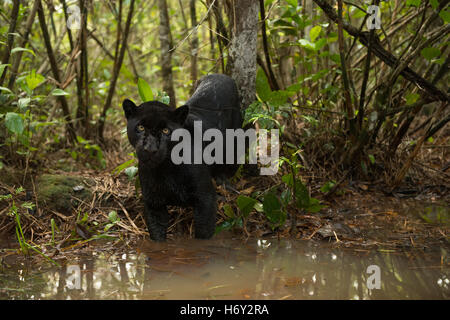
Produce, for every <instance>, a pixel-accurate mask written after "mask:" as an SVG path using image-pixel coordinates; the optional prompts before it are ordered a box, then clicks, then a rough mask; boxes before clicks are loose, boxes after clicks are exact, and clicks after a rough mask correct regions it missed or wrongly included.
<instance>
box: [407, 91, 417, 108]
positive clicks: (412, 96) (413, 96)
mask: <svg viewBox="0 0 450 320" xmlns="http://www.w3.org/2000/svg"><path fill="white" fill-rule="evenodd" d="M419 98H420V94H418V93H410V94H408V95H407V96H406V105H407V106H410V105H412V104H414V103H416V101H417V100H418V99H419Z"/></svg>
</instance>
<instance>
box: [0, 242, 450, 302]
mask: <svg viewBox="0 0 450 320" xmlns="http://www.w3.org/2000/svg"><path fill="white" fill-rule="evenodd" d="M440 250H441V251H440V252H439V251H437V252H435V253H433V254H424V253H420V254H419V253H417V252H415V253H413V252H403V253H395V252H375V253H374V252H369V251H349V250H344V249H338V248H323V247H321V246H318V245H317V244H316V243H314V242H311V241H309V242H291V241H281V242H278V241H273V240H257V241H250V242H248V243H246V244H243V243H241V242H238V241H230V240H229V239H227V240H220V239H216V240H211V241H196V240H184V241H179V242H172V243H166V244H155V243H150V242H145V243H144V244H143V245H142V246H140V248H139V249H138V250H136V251H131V252H130V253H127V254H121V255H114V254H113V255H109V254H107V253H97V252H92V253H91V254H90V255H85V256H82V257H80V258H79V259H78V260H76V261H70V262H68V263H67V265H66V266H65V267H63V268H60V269H47V270H38V271H37V270H36V269H35V268H27V267H26V266H23V267H21V268H19V269H18V268H17V267H14V268H12V267H11V268H10V267H8V266H6V267H5V266H4V267H3V270H2V273H1V274H0V298H1V299H420V298H422V299H448V298H449V297H450V290H449V286H450V283H449V282H450V280H449V279H450V277H449V268H448V260H447V252H446V251H445V250H444V249H440ZM371 265H374V266H378V268H379V271H380V274H379V275H377V274H374V273H368V272H367V268H368V267H369V266H371ZM377 276H379V279H378V280H379V285H380V288H379V289H370V287H371V285H373V284H374V283H375V284H376V281H374V280H377V279H376V277H377Z"/></svg>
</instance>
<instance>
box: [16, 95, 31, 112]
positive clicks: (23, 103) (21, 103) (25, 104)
mask: <svg viewBox="0 0 450 320" xmlns="http://www.w3.org/2000/svg"><path fill="white" fill-rule="evenodd" d="M30 102H31V98H21V99H19V101H17V106H18V107H19V109H20V111H23V110H24V109H25V108H26V107H28V105H29V104H30Z"/></svg>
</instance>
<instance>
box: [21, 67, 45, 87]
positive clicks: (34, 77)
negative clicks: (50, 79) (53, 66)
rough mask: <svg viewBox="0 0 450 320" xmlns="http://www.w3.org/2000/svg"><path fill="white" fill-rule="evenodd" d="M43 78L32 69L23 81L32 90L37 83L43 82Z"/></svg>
mask: <svg viewBox="0 0 450 320" xmlns="http://www.w3.org/2000/svg"><path fill="white" fill-rule="evenodd" d="M44 80H45V78H44V77H43V76H42V75H40V74H39V73H36V70H34V69H33V70H32V71H31V73H30V74H29V75H28V76H27V77H26V78H25V82H26V84H27V86H28V88H29V89H30V90H34V89H35V88H36V87H37V86H38V85H40V84H41V83H42V82H44Z"/></svg>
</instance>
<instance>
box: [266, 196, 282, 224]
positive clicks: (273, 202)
mask: <svg viewBox="0 0 450 320" xmlns="http://www.w3.org/2000/svg"><path fill="white" fill-rule="evenodd" d="M263 208H264V213H265V214H266V217H267V219H269V221H270V222H271V223H272V224H274V225H280V224H283V223H284V221H286V212H284V211H283V210H281V208H282V207H281V203H280V200H279V199H278V197H277V196H276V195H275V194H273V193H268V194H267V195H266V196H265V197H264V201H263Z"/></svg>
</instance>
